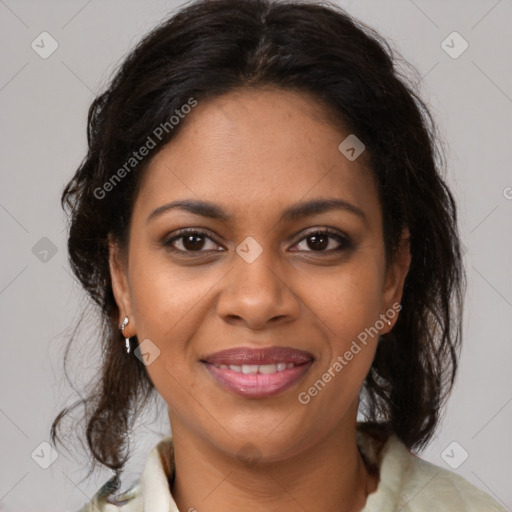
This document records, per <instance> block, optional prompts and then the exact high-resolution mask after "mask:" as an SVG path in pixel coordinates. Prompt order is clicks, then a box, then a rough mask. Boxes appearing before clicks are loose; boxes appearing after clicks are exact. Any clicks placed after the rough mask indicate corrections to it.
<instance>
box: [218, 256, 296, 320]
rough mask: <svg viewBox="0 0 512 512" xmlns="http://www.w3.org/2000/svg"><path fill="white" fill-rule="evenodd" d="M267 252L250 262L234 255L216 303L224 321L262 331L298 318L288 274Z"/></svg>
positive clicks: (294, 296)
mask: <svg viewBox="0 0 512 512" xmlns="http://www.w3.org/2000/svg"><path fill="white" fill-rule="evenodd" d="M266 252H267V253H268V251H263V252H262V253H261V254H260V256H258V258H256V259H255V260H254V261H252V262H251V263H249V262H247V261H245V260H244V259H243V258H241V257H239V256H238V255H236V256H235V261H234V262H233V268H232V269H231V271H230V272H229V273H228V275H227V276H226V278H225V279H224V280H223V285H224V288H223V289H222V291H221V293H220V297H219V300H218V302H217V312H218V314H219V316H220V317H221V318H222V319H223V320H224V321H226V322H228V323H231V324H239V325H241V326H245V327H247V328H249V329H251V330H262V329H265V328H268V327H269V326H270V325H272V326H273V327H275V326H276V325H278V324H281V323H288V322H291V321H294V320H296V319H297V318H298V316H299V313H300V301H299V299H298V297H297V296H296V295H295V293H294V292H293V283H291V282H290V275H289V274H287V273H286V272H284V271H283V269H282V266H280V265H278V264H276V262H275V260H273V261H271V258H270V256H269V257H267V255H266Z"/></svg>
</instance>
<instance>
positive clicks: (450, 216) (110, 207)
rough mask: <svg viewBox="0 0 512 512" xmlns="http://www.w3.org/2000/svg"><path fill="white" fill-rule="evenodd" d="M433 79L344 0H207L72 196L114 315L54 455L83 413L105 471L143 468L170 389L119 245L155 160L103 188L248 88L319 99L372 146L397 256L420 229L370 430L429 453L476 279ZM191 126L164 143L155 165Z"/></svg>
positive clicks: (118, 117) (167, 41) (374, 386)
mask: <svg viewBox="0 0 512 512" xmlns="http://www.w3.org/2000/svg"><path fill="white" fill-rule="evenodd" d="M404 70H405V71H406V72H404ZM412 76H414V77H415V80H413V79H412V78H411V77H412ZM420 83H421V78H420V77H419V76H418V73H417V71H416V70H415V69H414V68H413V67H412V66H410V65H409V64H408V63H407V62H405V61H404V60H403V59H402V58H401V57H400V55H399V54H398V53H397V51H396V50H394V49H392V48H391V46H390V44H389V43H388V42H387V41H386V40H384V39H383V38H382V36H380V35H379V34H378V33H376V32H375V31H374V30H373V29H371V28H369V27H368V26H366V25H365V24H363V23H361V22H359V21H357V20H355V19H353V18H352V17H351V16H349V15H348V14H347V13H346V12H345V11H344V10H343V9H341V8H340V7H339V6H337V5H335V4H331V3H329V2H308V1H301V2H295V1H275V0H202V1H196V2H193V3H190V4H187V5H186V6H184V7H183V8H182V9H181V10H179V11H178V12H177V13H176V14H175V15H173V16H172V17H169V18H168V19H166V20H165V21H163V22H162V23H160V24H159V25H158V26H157V27H156V28H155V29H154V30H152V31H151V32H150V33H149V34H147V35H146V36H145V37H144V38H143V39H142V40H141V41H140V42H139V44H138V45H137V46H136V47H135V48H134V49H133V51H131V52H130V53H129V55H128V56H127V57H126V58H125V59H124V60H123V62H122V64H121V65H120V66H119V67H118V69H116V71H115V74H114V76H113V78H112V80H111V81H110V83H109V84H108V87H107V88H106V90H105V91H104V92H102V93H101V94H99V95H98V97H97V98H96V99H95V100H94V101H93V103H92V105H91V106H90V109H89V115H88V129H87V140H88V152H87V155H86V156H85V158H84V160H83V161H82V163H81V164H80V166H79V168H78V170H77V171H76V173H75V175H74V176H73V178H72V179H71V181H70V182H69V183H68V184H67V186H66V187H65V189H64V191H63V193H62V206H63V208H64V210H65V211H66V212H67V213H68V215H69V237H68V251H69V261H70V264H71V268H72V270H73V272H74V274H75V275H76V277H77V278H78V280H79V281H80V283H81V285H82V286H83V287H84V288H85V290H86V291H87V293H88V295H89V296H90V298H92V304H94V305H95V306H96V307H97V309H98V312H99V314H100V318H101V336H100V340H101V353H102V357H101V368H100V370H99V372H98V373H97V375H96V377H95V378H94V380H93V381H91V382H90V384H89V386H88V388H87V395H86V396H85V397H82V398H81V399H80V400H78V401H76V402H75V403H74V404H72V405H71V406H69V407H66V408H64V409H63V410H62V411H60V413H59V414H58V416H57V417H56V418H55V420H54V421H53V423H52V426H51V440H52V442H53V443H54V445H55V441H56V440H57V441H61V442H62V439H61V434H60V432H61V428H60V427H61V421H62V419H63V418H64V417H65V416H67V414H68V413H70V412H71V411H72V410H74V409H75V408H76V407H79V406H82V407H83V408H84V411H85V412H84V416H83V417H82V420H85V424H84V426H85V436H84V438H85V439H86V440H87V446H88V451H89V452H90V454H91V455H92V459H91V469H90V472H89V475H90V473H91V472H92V471H93V470H94V468H95V467H96V465H97V464H98V463H100V464H102V465H104V466H106V467H108V468H110V469H112V470H113V471H115V473H116V477H117V476H118V475H119V474H120V473H121V472H122V471H123V468H124V465H125V463H126V462H127V460H128V458H129V453H130V451H129V449H128V444H129V443H128V441H129V439H128V436H129V433H130V431H131V430H132V429H133V426H134V422H135V419H136V418H137V417H138V416H139V414H140V412H141V411H142V410H143V409H144V407H145V406H146V404H147V403H148V399H149V398H151V397H153V396H154V395H155V393H154V386H153V383H152V382H151V380H150V379H149V377H148V374H147V371H146V369H145V366H144V364H143V363H142V362H141V361H140V360H139V359H138V358H136V357H128V356H127V355H126V353H125V348H124V342H123V337H122V335H121V333H120V331H119V329H118V325H119V323H120V318H119V311H118V308H117V305H116V302H115V300H114V296H113V293H112V286H111V279H110V273H109V264H108V256H109V254H108V240H109V237H113V238H114V239H116V240H117V241H118V242H119V243H120V244H121V246H122V247H126V241H127V234H128V230H129V222H130V216H131V212H132V207H133V204H134V200H135V197H136V194H137V190H138V189H137V187H138V184H139V183H140V178H141V175H142V173H143V171H144V169H145V168H146V167H147V165H148V164H149V162H150V161H151V158H146V159H144V160H141V161H140V162H139V163H138V165H137V166H136V167H134V169H133V170H132V171H131V172H130V173H128V174H127V175H126V176H125V177H124V178H123V179H122V180H121V181H120V182H119V183H118V184H116V185H115V186H114V187H112V190H111V191H110V192H109V194H108V198H107V199H98V197H97V191H98V189H99V188H101V187H102V186H103V185H104V184H105V183H106V182H107V181H108V180H109V179H110V178H111V177H112V175H113V173H114V172H115V170H116V169H119V168H121V167H122V166H123V164H124V163H125V162H127V160H128V159H129V158H130V157H131V156H132V153H133V151H136V150H137V149H138V148H140V147H141V146H143V145H144V144H145V142H146V139H147V137H148V135H150V134H151V133H152V132H153V130H154V129H155V127H157V126H159V125H161V124H162V123H165V122H167V121H168V120H169V118H170V116H171V115H173V114H174V113H175V111H176V110H179V109H180V107H181V106H182V105H184V104H186V103H187V101H188V100H189V98H191V97H193V98H195V99H196V100H197V101H198V102H201V101H202V100H205V99H207V98H214V97H217V96H220V95H222V94H224V93H227V92H229V91H232V90H234V89H235V88H244V87H245V88H247V87H251V88H258V87H265V86H271V87H278V88H282V89H285V90H295V91H300V92H306V93H308V94H309V95H310V97H312V98H313V99H316V100H317V101H318V102H320V103H322V104H323V105H324V106H325V108H326V112H327V113H328V115H329V116H332V117H334V118H336V119H338V120H339V121H340V122H341V123H342V124H343V125H344V126H345V127H347V128H348V129H349V130H350V133H354V134H355V135H356V136H357V137H358V138H359V139H360V140H362V141H363V142H364V144H365V146H366V154H367V155H369V157H370V162H371V165H370V166H371V169H372V171H373V175H374V178H375V181H376V183H377V185H378V191H379V197H380V203H381V207H382V214H383V220H384V242H385V247H386V254H387V257H388V258H393V256H394V254H395V251H396V249H397V244H398V242H399V239H400V234H401V232H402V229H403V228H405V227H407V228H408V229H409V231H410V251H411V257H412V260H411V266H410V270H409V273H408V275H407V278H406V281H405V284H404V293H403V298H402V310H401V312H400V316H399V318H398V321H397V323H396V324H395V326H394V328H393V329H392V331H391V332H389V333H388V334H385V335H383V336H382V339H381V340H380V342H379V344H378V348H377V352H376V356H375V359H374V361H373V364H372V366H371V369H370V371H369V373H368V375H367V377H366V379H365V381H364V385H363V388H362V392H363V393H362V395H363V394H364V395H365V396H364V400H362V401H361V404H362V412H363V414H364V416H365V418H366V420H367V424H368V425H378V426H379V427H380V428H381V429H382V430H383V431H385V432H387V433H394V434H396V435H397V436H398V437H399V438H400V439H401V440H402V441H403V443H405V445H406V446H407V447H408V448H409V449H413V448H415V449H421V448H423V447H424V446H425V445H426V444H427V443H428V441H429V440H430V439H431V437H432V436H433V434H434V431H435V429H436V427H437V426H438V423H439V419H440V415H441V412H442V407H443V405H444V403H445V400H446V398H447V396H448V394H449V392H450V391H451V389H452V386H453V383H454V378H455V372H456V369H457V361H458V357H459V351H460V340H461V334H462V303H463V295H464V289H465V273H464V269H463V266H462V263H461V252H460V242H459V235H458V228H457V215H456V205H455V202H454V199H453V196H452V194H451V193H450V191H449V189H448V188H447V185H446V184H445V182H444V179H443V176H442V175H443V173H444V169H445V163H444V161H445V157H444V156H443V151H442V147H443V143H442V141H441V139H440V137H439V136H438V132H437V129H436V126H435V123H434V121H433V117H432V115H431V113H430V112H429V110H428V108H427V106H426V104H425V103H424V102H423V101H422V100H421V99H420V94H419V92H418V91H419V84H420ZM179 129H180V125H179V124H178V125H177V126H176V127H175V128H174V129H173V130H169V133H164V134H163V135H164V136H163V137H162V139H161V140H160V141H157V148H156V149H155V150H153V152H152V155H154V154H156V152H157V151H158V149H159V148H161V147H162V146H163V145H164V144H166V143H167V142H169V141H170V140H171V139H172V137H173V136H174V134H175V133H177V132H178V131H179ZM95 191H96V193H95ZM74 337H75V336H72V337H71V339H70V341H69V344H68V346H67V349H66V354H65V357H64V367H65V368H66V362H67V356H68V350H69V346H70V344H71V342H72V341H73V339H74ZM135 342H137V340H136V337H135ZM89 475H88V476H89Z"/></svg>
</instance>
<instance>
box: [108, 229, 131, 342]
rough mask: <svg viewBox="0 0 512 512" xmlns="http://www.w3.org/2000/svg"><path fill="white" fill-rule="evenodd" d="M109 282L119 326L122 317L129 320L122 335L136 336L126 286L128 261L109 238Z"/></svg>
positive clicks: (128, 291)
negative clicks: (117, 312) (116, 309)
mask: <svg viewBox="0 0 512 512" xmlns="http://www.w3.org/2000/svg"><path fill="white" fill-rule="evenodd" d="M108 252H109V268H110V280H111V282H112V292H113V294H114V298H115V300H116V304H117V307H118V309H119V322H118V323H119V324H121V322H122V321H123V319H124V317H125V316H127V317H128V318H129V322H128V324H127V325H126V327H125V329H124V331H123V334H124V336H126V337H132V336H134V335H135V334H136V329H135V319H134V318H133V312H132V304H131V299H130V288H129V285H128V261H127V259H126V257H125V255H124V254H122V251H121V248H120V247H119V244H118V243H117V242H116V241H115V240H114V239H113V237H111V236H109V239H108Z"/></svg>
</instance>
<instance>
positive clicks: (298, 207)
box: [146, 198, 367, 223]
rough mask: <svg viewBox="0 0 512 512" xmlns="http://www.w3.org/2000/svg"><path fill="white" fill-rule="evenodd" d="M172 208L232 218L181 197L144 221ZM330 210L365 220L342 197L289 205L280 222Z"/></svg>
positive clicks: (226, 219) (218, 209) (215, 207)
mask: <svg viewBox="0 0 512 512" xmlns="http://www.w3.org/2000/svg"><path fill="white" fill-rule="evenodd" d="M173 209H180V210H184V211H187V212H190V213H193V214H195V215H200V216H202V217H208V218H210V219H216V220H221V221H224V222H230V221H232V220H233V215H231V214H228V213H227V212H225V211H224V210H223V209H222V208H221V207H220V206H219V205H217V204H215V203H211V202H209V201H201V200H196V199H182V200H178V201H173V202H172V203H168V204H164V205H162V206H159V207H158V208H155V209H154V210H153V211H152V212H151V213H150V215H149V216H148V218H147V219H146V223H148V222H150V221H151V220H153V219H156V218H157V217H160V216H161V215H163V214H164V213H166V212H168V211H170V210H173ZM332 210H345V211H347V212H349V213H353V214H355V215H358V216H359V217H361V218H362V219H363V220H365V221H366V220H367V219H366V215H365V214H364V212H363V211H362V210H361V209H360V208H358V207H357V206H355V205H353V204H351V203H349V202H348V201H345V200H344V199H339V198H328V199H323V198H318V199H311V200H309V201H303V202H300V203H296V204H293V205H291V206H289V207H288V208H286V209H285V210H284V211H283V213H282V214H281V218H280V222H283V221H294V220H299V219H302V218H305V217H309V216H312V215H318V214H321V213H325V212H329V211H332Z"/></svg>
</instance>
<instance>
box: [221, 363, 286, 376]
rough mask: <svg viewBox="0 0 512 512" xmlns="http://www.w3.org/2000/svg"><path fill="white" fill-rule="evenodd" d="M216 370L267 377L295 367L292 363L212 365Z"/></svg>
mask: <svg viewBox="0 0 512 512" xmlns="http://www.w3.org/2000/svg"><path fill="white" fill-rule="evenodd" d="M214 366H215V367H216V368H220V369H221V370H227V369H228V368H229V369H230V370H233V371H234V372H238V373H244V374H246V375H249V374H254V373H262V374H264V375H268V374H271V373H276V372H282V371H283V370H286V369H287V368H293V367H294V366H295V364H294V363H276V364H243V365H236V364H230V365H227V364H216V365H214Z"/></svg>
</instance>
